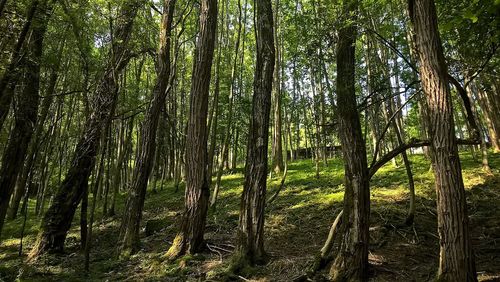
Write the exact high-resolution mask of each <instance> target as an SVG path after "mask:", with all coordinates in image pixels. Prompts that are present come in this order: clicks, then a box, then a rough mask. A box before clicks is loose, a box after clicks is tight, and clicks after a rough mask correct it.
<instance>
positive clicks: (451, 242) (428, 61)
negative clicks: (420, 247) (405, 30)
mask: <svg viewBox="0 0 500 282" xmlns="http://www.w3.org/2000/svg"><path fill="white" fill-rule="evenodd" d="M409 11H410V18H411V21H412V24H413V28H414V30H415V42H416V47H417V50H418V56H419V59H420V76H421V79H422V86H423V89H424V92H425V96H426V100H427V106H428V109H429V118H430V120H431V121H432V122H431V123H430V124H429V128H428V131H429V137H430V138H431V146H430V149H431V152H432V153H431V160H432V166H433V170H434V176H435V178H436V180H435V181H436V184H435V186H436V194H437V199H436V201H437V214H438V233H439V239H440V259H439V270H438V277H437V278H438V280H439V281H477V277H476V275H477V274H476V268H475V260H474V253H473V250H472V244H471V240H470V233H469V226H468V216H467V205H466V199H465V190H464V184H463V180H462V169H461V165H460V159H459V156H458V147H457V142H456V139H455V129H454V121H453V108H452V104H451V94H450V88H449V85H448V74H447V67H446V63H445V58H444V55H443V49H442V46H441V40H440V38H439V32H438V25H437V15H436V8H435V5H434V1H433V0H410V1H409Z"/></svg>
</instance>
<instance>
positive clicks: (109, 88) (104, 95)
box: [29, 0, 143, 259]
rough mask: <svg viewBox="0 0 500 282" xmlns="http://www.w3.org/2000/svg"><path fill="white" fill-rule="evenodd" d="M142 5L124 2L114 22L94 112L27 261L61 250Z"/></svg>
mask: <svg viewBox="0 0 500 282" xmlns="http://www.w3.org/2000/svg"><path fill="white" fill-rule="evenodd" d="M142 2H143V1H142V0H131V1H127V2H125V3H124V4H123V6H122V8H121V12H120V13H121V14H120V16H119V17H118V18H117V21H116V27H115V30H114V31H113V33H114V34H113V39H114V42H113V43H112V45H113V46H112V50H111V59H110V60H109V63H108V65H107V67H106V69H105V72H104V75H103V77H102V78H101V80H100V82H99V84H98V86H97V89H96V93H95V95H94V99H93V101H92V102H93V105H92V108H93V109H94V112H93V113H92V114H91V116H90V118H89V119H88V120H87V122H86V124H85V128H84V130H83V135H82V137H81V138H80V140H79V141H78V144H77V145H76V148H75V152H74V154H73V159H72V161H71V166H70V169H69V170H68V172H67V174H66V177H65V179H64V181H63V182H62V183H61V186H60V187H59V189H58V190H57V192H56V195H55V196H54V199H53V201H52V204H51V206H50V207H49V209H48V210H47V212H46V213H45V215H44V217H43V220H42V224H41V228H40V233H39V235H38V239H37V242H36V244H35V246H34V248H33V249H32V251H31V253H30V255H29V258H30V259H31V258H35V257H37V256H39V255H41V254H43V253H45V252H47V251H49V250H52V251H60V250H62V249H63V247H64V241H65V239H66V235H67V233H68V230H69V228H70V226H71V222H72V220H73V216H74V214H75V210H76V208H77V206H78V203H79V202H80V201H81V199H82V197H83V194H84V192H85V189H86V187H87V185H88V179H89V176H90V173H91V171H92V170H93V168H94V165H95V156H96V154H97V151H98V149H99V143H100V139H101V131H102V129H103V128H104V127H105V125H106V124H107V123H109V122H110V119H111V117H112V115H113V112H114V108H115V106H116V101H117V99H118V95H117V93H118V82H117V77H118V75H119V73H120V72H121V71H122V70H123V68H124V67H125V66H126V64H127V62H128V59H129V57H130V56H129V55H130V51H129V49H128V41H129V38H130V34H131V31H132V26H133V22H134V18H135V16H136V14H137V11H138V10H139V9H140V7H141V5H142Z"/></svg>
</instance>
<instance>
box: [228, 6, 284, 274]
mask: <svg viewBox="0 0 500 282" xmlns="http://www.w3.org/2000/svg"><path fill="white" fill-rule="evenodd" d="M255 9H256V19H255V21H256V22H255V26H256V28H255V34H256V35H255V39H256V44H257V48H256V50H257V62H256V65H255V76H254V82H253V91H254V94H253V102H252V117H251V120H250V129H249V136H248V146H247V158H246V165H245V182H244V185H243V194H242V196H241V205H240V219H239V226H238V246H237V253H236V258H237V260H236V263H235V264H234V265H233V267H234V268H235V269H234V270H235V271H238V270H239V269H240V268H241V267H244V265H246V264H250V265H253V264H256V263H261V262H263V261H265V257H266V254H265V251H264V211H265V203H266V176H267V166H268V164H267V161H268V160H267V151H268V140H269V114H270V110H271V92H272V84H273V71H274V63H275V49H274V38H273V12H272V9H271V0H256V1H255Z"/></svg>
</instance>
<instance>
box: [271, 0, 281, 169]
mask: <svg viewBox="0 0 500 282" xmlns="http://www.w3.org/2000/svg"><path fill="white" fill-rule="evenodd" d="M279 6H280V1H279V0H276V5H275V7H276V8H275V11H274V26H275V32H274V43H275V46H276V60H275V61H276V62H275V66H274V107H273V116H274V128H273V129H274V130H273V146H272V151H271V152H272V157H273V167H272V168H273V170H274V172H275V173H276V174H279V173H281V172H282V171H283V167H284V164H283V144H282V138H281V134H282V121H281V104H282V102H281V100H282V97H281V96H282V95H281V87H280V86H281V85H280V84H281V81H282V79H283V78H282V77H281V69H280V66H281V64H282V62H281V59H282V58H281V56H282V54H281V52H280V44H279V40H278V32H279Z"/></svg>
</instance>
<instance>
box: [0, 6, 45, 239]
mask: <svg viewBox="0 0 500 282" xmlns="http://www.w3.org/2000/svg"><path fill="white" fill-rule="evenodd" d="M39 9H40V12H39V16H38V17H36V18H35V19H33V22H34V27H33V30H32V33H31V37H30V41H29V46H28V48H29V52H30V55H29V57H28V58H26V59H25V60H26V63H25V64H26V70H27V71H26V76H25V80H26V83H25V86H24V89H23V91H22V93H21V94H20V97H19V101H18V108H17V109H16V111H15V122H14V128H13V129H12V131H11V133H10V137H9V141H8V143H7V147H6V149H5V151H4V154H3V157H2V168H1V170H0V187H1V190H0V238H1V232H2V227H3V224H4V220H5V216H6V213H7V208H8V206H9V201H10V196H11V194H12V192H13V189H14V186H15V184H16V180H17V176H18V174H19V173H20V172H21V170H22V167H23V163H24V159H25V157H26V153H27V150H28V145H29V143H30V141H31V137H32V135H33V131H34V127H35V125H36V120H37V113H38V103H39V91H40V61H41V58H42V53H43V39H44V37H45V31H46V30H47V24H48V21H49V19H50V14H51V12H52V7H51V3H48V2H47V1H44V2H43V3H41V4H40V7H39Z"/></svg>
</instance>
